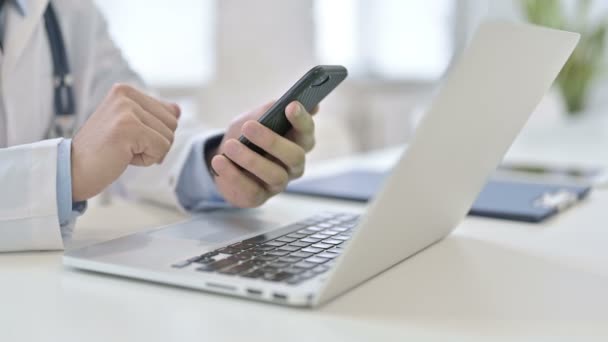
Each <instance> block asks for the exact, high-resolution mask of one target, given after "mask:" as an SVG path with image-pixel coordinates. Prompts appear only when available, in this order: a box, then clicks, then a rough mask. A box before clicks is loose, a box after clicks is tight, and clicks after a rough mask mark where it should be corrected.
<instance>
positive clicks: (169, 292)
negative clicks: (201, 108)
mask: <svg viewBox="0 0 608 342" xmlns="http://www.w3.org/2000/svg"><path fill="white" fill-rule="evenodd" d="M390 159H391V158H390V153H388V154H387V153H384V154H383V153H379V154H376V155H372V156H368V157H367V158H364V159H356V158H354V159H351V160H347V161H344V162H342V163H336V164H334V165H333V166H332V167H328V168H327V169H331V168H334V169H335V168H340V167H341V166H344V165H352V164H357V163H358V162H356V161H357V160H358V161H359V162H360V161H361V160H368V161H369V163H368V165H376V166H379V165H381V164H386V163H388V162H389V161H390ZM327 169H326V170H327ZM317 172H322V171H320V169H317ZM322 209H330V210H340V209H344V210H351V211H352V210H355V211H358V210H361V209H362V206H361V205H358V204H354V203H348V202H340V201H329V200H314V201H313V200H310V199H306V198H303V197H297V196H289V195H280V196H278V197H277V198H275V199H273V200H271V201H269V202H268V203H267V205H265V206H264V207H263V208H262V209H259V210H247V211H242V212H239V215H252V216H256V217H262V218H266V219H270V220H273V221H276V222H278V223H287V222H290V221H292V220H294V219H298V218H301V217H303V216H307V215H308V214H312V213H315V212H317V211H318V210H322ZM182 218H183V216H181V215H180V214H177V213H175V212H172V211H168V210H164V209H158V208H156V207H152V206H147V205H143V204H131V203H124V202H115V203H114V204H113V205H111V206H109V207H95V206H93V207H91V208H90V209H89V212H88V213H87V215H86V216H85V217H83V218H82V219H81V221H80V222H79V223H80V225H79V228H78V231H77V234H76V235H75V240H74V242H73V243H72V245H73V246H75V245H82V244H86V243H91V242H92V241H97V240H103V239H109V238H112V237H116V236H119V235H123V234H127V233H129V232H133V231H136V230H139V229H143V228H145V227H149V226H155V225H160V224H165V223H170V222H175V221H177V220H180V219H182ZM488 335H492V336H502V337H503V338H504V339H506V340H523V339H527V340H531V341H539V340H541V339H542V338H541V337H546V336H570V337H571V336H573V335H576V336H585V337H588V338H589V339H597V340H606V337H608V191H606V190H601V191H596V192H594V193H593V194H592V195H591V197H590V198H589V200H588V201H587V202H585V203H583V204H582V205H580V206H578V207H577V208H576V209H574V210H570V211H568V212H566V213H564V214H563V215H560V216H559V217H558V218H556V219H554V220H551V221H549V222H547V223H545V224H543V225H530V224H521V223H511V222H506V221H497V220H490V219H480V218H468V219H466V220H465V222H464V223H463V224H462V225H461V226H460V227H459V228H458V229H457V230H456V231H455V232H454V233H453V234H452V235H451V236H449V237H448V238H446V239H445V240H444V241H442V242H440V243H439V244H437V245H435V246H434V247H432V248H430V249H428V250H426V251H424V252H422V253H421V254H419V255H417V256H415V257H413V258H411V259H409V260H407V261H406V262H403V263H401V264H399V265H398V266H396V267H394V268H392V269H391V270H389V271H387V272H385V273H384V274H382V275H381V276H379V277H377V278H375V279H373V280H371V281H369V282H367V283H365V284H364V285H362V286H360V287H358V288H356V289H355V290H353V291H351V292H349V293H347V294H346V295H343V296H342V297H340V298H338V299H337V300H335V301H333V302H331V303H329V304H328V305H326V306H324V307H322V308H321V309H319V310H314V311H313V310H303V309H290V308H284V307H279V306H274V305H269V304H263V303H256V302H250V301H244V300H240V299H234V298H230V297H222V296H218V295H212V294H207V293H202V292H197V291H191V290H185V289H180V288H175V287H169V286H163V285H158V284H151V283H145V282H140V281H135V280H128V279H123V278H116V277H108V276H103V275H98V274H92V273H84V272H78V271H74V270H69V269H65V268H63V266H62V265H61V253H59V252H50V253H17V254H3V255H0V341H7V342H8V341H62V342H67V341H119V340H122V341H187V340H196V341H275V340H276V341H280V340H283V341H306V342H310V341H370V340H375V341H394V340H399V341H403V340H405V339H406V337H412V338H413V339H412V340H420V339H422V338H432V339H434V340H450V341H453V340H458V339H459V337H460V338H465V339H467V340H471V339H474V340H481V341H486V340H487V336H488ZM566 340H572V338H566ZM577 340H580V339H577Z"/></svg>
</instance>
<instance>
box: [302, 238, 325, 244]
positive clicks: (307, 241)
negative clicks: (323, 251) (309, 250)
mask: <svg viewBox="0 0 608 342" xmlns="http://www.w3.org/2000/svg"><path fill="white" fill-rule="evenodd" d="M321 240H323V239H315V238H312V237H310V236H309V237H307V238H303V239H300V241H301V242H305V243H308V244H311V243H317V242H319V241H321Z"/></svg>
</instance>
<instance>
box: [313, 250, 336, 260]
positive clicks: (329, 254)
mask: <svg viewBox="0 0 608 342" xmlns="http://www.w3.org/2000/svg"><path fill="white" fill-rule="evenodd" d="M315 256H316V257H319V258H325V259H335V258H337V257H338V256H339V254H337V253H332V252H330V251H327V252H323V253H319V254H317V255H315Z"/></svg>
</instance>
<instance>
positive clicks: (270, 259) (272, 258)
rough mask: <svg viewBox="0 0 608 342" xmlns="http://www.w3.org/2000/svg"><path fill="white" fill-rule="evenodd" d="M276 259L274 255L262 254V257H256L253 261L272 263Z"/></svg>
mask: <svg viewBox="0 0 608 342" xmlns="http://www.w3.org/2000/svg"><path fill="white" fill-rule="evenodd" d="M276 258H278V256H276V255H268V254H264V255H258V256H256V257H255V260H260V261H264V262H267V261H272V260H274V259H276Z"/></svg>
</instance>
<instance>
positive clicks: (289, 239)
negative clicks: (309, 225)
mask: <svg viewBox="0 0 608 342" xmlns="http://www.w3.org/2000/svg"><path fill="white" fill-rule="evenodd" d="M296 240H297V239H296V238H291V237H288V236H282V237H280V238H278V239H276V240H275V241H281V242H285V243H290V242H294V241H296Z"/></svg>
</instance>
